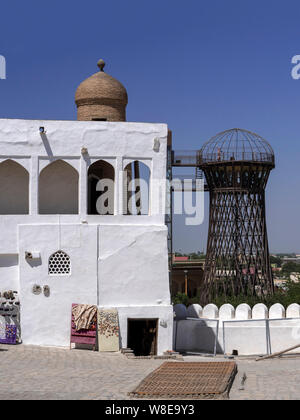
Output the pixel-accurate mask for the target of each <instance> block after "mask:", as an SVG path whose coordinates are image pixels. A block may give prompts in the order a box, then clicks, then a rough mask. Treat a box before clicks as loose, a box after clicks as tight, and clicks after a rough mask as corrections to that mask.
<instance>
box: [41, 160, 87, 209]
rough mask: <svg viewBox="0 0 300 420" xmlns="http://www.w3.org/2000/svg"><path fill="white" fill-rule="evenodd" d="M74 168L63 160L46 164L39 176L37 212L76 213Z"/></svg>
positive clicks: (76, 174)
mask: <svg viewBox="0 0 300 420" xmlns="http://www.w3.org/2000/svg"><path fill="white" fill-rule="evenodd" d="M78 180H79V175H78V172H77V171H76V169H74V168H73V166H71V165H70V164H69V163H67V162H64V161H63V160H56V161H55V162H52V163H50V164H49V165H48V166H46V167H45V168H44V169H43V170H42V171H41V173H40V177H39V214H78Z"/></svg>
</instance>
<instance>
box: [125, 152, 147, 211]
mask: <svg viewBox="0 0 300 420" xmlns="http://www.w3.org/2000/svg"><path fill="white" fill-rule="evenodd" d="M124 172H125V174H124V214H125V215H136V216H141V215H148V214H149V197H150V177H151V171H150V169H149V168H148V166H147V165H145V164H144V163H143V162H140V161H137V160H135V161H133V162H131V163H129V164H128V165H127V166H126V167H125V169H124Z"/></svg>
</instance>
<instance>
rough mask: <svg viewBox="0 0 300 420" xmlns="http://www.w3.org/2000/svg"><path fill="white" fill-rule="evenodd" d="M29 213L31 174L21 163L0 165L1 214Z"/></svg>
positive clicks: (10, 162) (12, 162)
mask: <svg viewBox="0 0 300 420" xmlns="http://www.w3.org/2000/svg"><path fill="white" fill-rule="evenodd" d="M28 213H29V173H28V171H27V170H26V169H25V168H24V167H23V166H22V165H20V164H19V163H17V162H15V161H14V160H11V159H7V160H5V161H3V162H1V163H0V214H28Z"/></svg>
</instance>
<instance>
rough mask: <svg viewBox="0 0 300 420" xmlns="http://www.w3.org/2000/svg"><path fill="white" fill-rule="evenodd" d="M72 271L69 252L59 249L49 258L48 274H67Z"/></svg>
mask: <svg viewBox="0 0 300 420" xmlns="http://www.w3.org/2000/svg"><path fill="white" fill-rule="evenodd" d="M70 273H71V260H70V257H69V255H68V254H66V253H65V252H63V251H57V252H55V253H54V254H52V255H51V257H50V258H49V267H48V274H50V275H55V276H66V275H68V274H70Z"/></svg>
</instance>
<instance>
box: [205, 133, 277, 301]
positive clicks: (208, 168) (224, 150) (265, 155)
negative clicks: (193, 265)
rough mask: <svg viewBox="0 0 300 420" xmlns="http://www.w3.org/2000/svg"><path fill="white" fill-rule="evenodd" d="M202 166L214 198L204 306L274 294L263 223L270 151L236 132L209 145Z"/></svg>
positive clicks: (251, 136) (251, 137)
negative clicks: (217, 300) (217, 299)
mask: <svg viewBox="0 0 300 420" xmlns="http://www.w3.org/2000/svg"><path fill="white" fill-rule="evenodd" d="M198 160H199V166H200V168H201V169H202V170H203V172H204V174H205V178H206V182H207V185H208V190H209V194H210V213H209V231H208V240H207V251H206V252H207V253H206V262H205V270H204V282H203V289H202V294H201V297H202V303H203V304H206V303H208V302H209V301H212V300H213V299H214V298H215V297H218V296H220V295H225V296H237V295H239V294H243V295H245V296H247V295H259V296H262V297H263V296H266V295H269V294H272V293H273V292H274V286H273V278H272V271H271V267H270V261H269V249H268V238H267V229H266V218H265V187H266V184H267V181H268V177H269V174H270V171H271V170H272V169H273V168H274V167H275V164H274V152H273V150H272V148H271V146H270V145H269V143H268V142H267V141H266V140H264V139H263V138H262V137H260V136H258V135H257V134H254V133H251V132H250V131H246V130H241V129H237V128H235V129H232V130H227V131H224V132H222V133H220V134H217V135H216V136H215V137H213V138H212V139H210V140H209V141H208V142H207V143H205V144H204V146H203V147H202V149H201V150H200V151H199V153H198Z"/></svg>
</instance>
